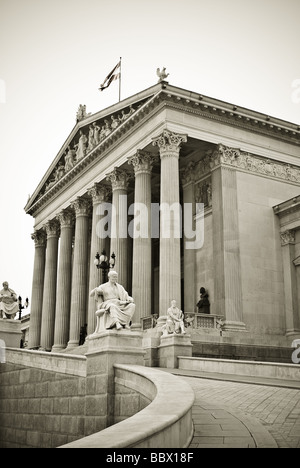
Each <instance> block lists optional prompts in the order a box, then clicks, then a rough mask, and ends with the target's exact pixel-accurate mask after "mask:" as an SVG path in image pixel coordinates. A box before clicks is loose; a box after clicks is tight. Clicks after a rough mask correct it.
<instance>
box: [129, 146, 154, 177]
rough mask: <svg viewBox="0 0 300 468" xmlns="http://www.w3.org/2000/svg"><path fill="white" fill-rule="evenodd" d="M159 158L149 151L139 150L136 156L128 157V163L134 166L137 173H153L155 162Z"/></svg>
mask: <svg viewBox="0 0 300 468" xmlns="http://www.w3.org/2000/svg"><path fill="white" fill-rule="evenodd" d="M156 159H157V158H156V157H155V155H153V154H152V153H150V152H149V151H142V150H137V152H136V154H135V155H134V156H131V157H130V158H128V164H131V165H132V166H133V168H134V172H135V175H137V174H141V173H144V174H151V171H152V167H153V163H154V161H155V160H156Z"/></svg>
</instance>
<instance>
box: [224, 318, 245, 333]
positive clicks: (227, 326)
mask: <svg viewBox="0 0 300 468" xmlns="http://www.w3.org/2000/svg"><path fill="white" fill-rule="evenodd" d="M223 331H245V332H246V331H247V329H246V325H245V324H244V322H234V321H231V320H225V322H224V326H223Z"/></svg>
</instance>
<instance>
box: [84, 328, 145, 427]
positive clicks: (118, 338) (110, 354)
mask: <svg viewBox="0 0 300 468" xmlns="http://www.w3.org/2000/svg"><path fill="white" fill-rule="evenodd" d="M87 344H88V351H87V353H86V357H87V379H88V380H90V381H92V380H93V382H94V385H95V388H96V387H97V382H98V381H99V383H100V382H101V383H100V384H99V385H98V386H99V393H100V392H101V393H102V399H101V408H102V413H103V414H106V415H107V416H106V417H107V422H106V427H108V426H110V425H112V424H113V423H114V365H115V364H133V365H143V364H144V358H143V356H144V351H143V348H142V333H141V332H137V331H129V330H128V331H127V330H120V331H117V330H107V331H105V332H102V333H99V334H95V333H94V334H92V335H89V336H88V338H87ZM106 379H107V382H106V383H107V385H104V381H105V380H106ZM100 386H101V389H100Z"/></svg>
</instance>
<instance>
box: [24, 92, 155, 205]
mask: <svg viewBox="0 0 300 468" xmlns="http://www.w3.org/2000/svg"><path fill="white" fill-rule="evenodd" d="M141 94H142V93H140V95H138V96H137V97H138V98H139V99H137V100H136V101H133V102H128V103H127V105H126V102H127V100H125V101H123V102H122V103H120V104H121V105H119V106H117V105H115V106H112V107H111V108H108V109H107V110H106V112H99V113H97V114H94V115H90V114H87V113H86V110H85V106H81V105H80V106H79V109H78V112H77V115H76V119H77V123H76V126H75V127H74V129H73V130H72V132H71V134H70V135H69V136H68V138H67V140H66V142H65V144H64V145H63V147H62V149H61V150H60V152H59V153H58V155H57V156H56V158H55V159H54V161H53V162H52V164H51V165H50V167H49V169H48V171H47V173H46V174H45V175H44V177H43V179H42V180H41V182H40V184H39V185H38V187H37V189H36V190H35V192H34V194H33V195H32V196H31V197H30V198H29V200H28V202H27V204H26V206H25V211H26V212H27V213H29V214H32V207H33V206H34V205H35V204H36V203H37V202H38V201H39V200H41V199H42V198H43V199H44V198H45V199H48V198H49V197H51V196H52V194H53V193H55V192H56V190H57V189H59V188H60V187H61V186H62V185H63V182H64V181H67V180H69V179H71V178H72V176H74V175H75V174H77V173H78V172H79V171H80V169H81V167H82V166H84V165H85V164H88V160H89V155H91V153H95V151H97V150H101V148H106V147H107V145H108V144H109V142H112V141H114V140H115V138H117V134H119V133H120V132H121V134H122V133H123V132H126V131H127V127H128V124H129V122H131V123H132V122H133V121H135V115H136V113H137V111H138V110H139V109H141V108H142V107H143V106H145V105H146V104H147V103H148V102H149V101H151V99H152V98H153V92H152V93H150V94H148V95H147V96H146V97H143V95H141ZM130 101H132V99H131V100H130ZM129 126H131V125H129Z"/></svg>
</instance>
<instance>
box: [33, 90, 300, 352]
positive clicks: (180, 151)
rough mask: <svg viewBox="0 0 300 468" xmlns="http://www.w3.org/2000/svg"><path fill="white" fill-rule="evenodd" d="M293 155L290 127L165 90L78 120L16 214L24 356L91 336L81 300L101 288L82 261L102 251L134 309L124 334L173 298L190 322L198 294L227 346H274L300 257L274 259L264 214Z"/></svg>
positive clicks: (295, 137) (289, 175) (287, 189)
mask: <svg viewBox="0 0 300 468" xmlns="http://www.w3.org/2000/svg"><path fill="white" fill-rule="evenodd" d="M121 114H122V118H121V117H120V116H121ZM124 116H125V117H124ZM110 121H112V122H114V125H113V126H110V125H109V124H108V122H110ZM116 122H118V125H116ZM94 124H95V125H94ZM93 126H97V127H100V128H101V127H102V126H103V127H104V126H105V128H106V133H105V134H104V133H103V134H102V139H100V141H99V142H98V143H96V142H95V146H94V147H89V148H88V149H86V151H85V155H84V157H83V158H80V159H79V160H78V161H75V162H74V165H73V166H72V167H70V166H69V165H66V156H67V154H68V153H69V151H70V148H73V147H75V146H76V145H77V143H78V139H79V138H81V136H82V134H85V135H88V132H89V131H90V129H91V128H92V127H93ZM278 140H280V142H281V147H280V149H279V146H278ZM299 145H300V132H299V129H298V127H297V126H296V125H294V124H289V123H287V122H282V121H280V120H278V119H271V121H270V120H268V121H267V120H266V119H265V116H263V115H261V114H259V113H255V112H253V111H248V110H247V109H233V106H231V105H230V104H227V103H223V102H220V101H217V100H214V99H211V98H207V97H204V96H201V95H199V94H197V93H191V92H189V91H186V90H182V89H179V88H176V87H173V86H170V85H169V84H168V83H167V82H161V83H158V84H157V85H155V86H153V87H152V88H149V89H148V90H145V91H143V92H141V93H138V94H137V95H135V96H132V97H130V98H127V99H125V100H124V101H121V102H120V103H118V104H115V105H113V106H111V107H110V108H108V109H105V110H103V111H100V112H98V113H96V114H94V115H89V116H83V118H82V119H81V120H79V121H78V122H77V124H76V126H75V127H74V129H73V130H72V132H71V133H70V135H69V136H68V138H67V140H66V142H65V143H64V145H63V146H62V150H61V151H60V152H59V154H58V155H57V156H56V158H55V159H54V161H53V163H52V164H51V165H50V167H49V169H48V171H47V173H46V174H45V176H44V177H43V179H42V180H41V182H40V184H39V186H38V187H37V189H36V190H35V192H34V194H33V195H32V197H31V198H30V200H29V201H28V203H27V205H26V207H25V210H26V212H27V213H28V214H30V215H31V216H33V217H34V218H35V231H34V233H33V235H32V238H33V240H34V242H35V261H34V271H33V289H32V298H31V322H30V335H29V347H30V348H31V349H37V348H41V349H44V350H47V351H51V350H55V351H56V352H57V351H63V350H65V349H66V348H67V349H70V350H71V349H73V348H74V347H77V346H78V344H79V338H80V336H79V335H80V328H81V327H82V326H83V325H84V324H85V323H87V326H88V334H91V333H93V332H94V330H95V324H96V320H95V304H94V302H93V301H92V300H91V299H90V297H89V292H90V291H91V290H92V289H94V288H95V287H96V286H98V285H99V284H101V282H102V276H101V272H100V271H99V270H97V268H96V267H95V265H94V263H93V260H94V258H95V255H96V253H97V252H101V251H102V250H103V249H105V250H106V252H107V254H111V253H112V252H114V253H115V254H116V266H115V269H116V270H117V271H118V273H119V282H120V284H122V285H123V286H124V287H125V289H127V290H128V292H129V293H130V294H131V295H132V296H133V298H134V300H135V303H136V314H135V316H134V319H133V326H134V327H135V328H139V327H141V319H142V318H144V317H149V316H151V315H153V314H157V315H158V316H159V317H161V318H163V317H164V316H165V315H166V312H167V309H168V307H169V306H170V302H171V300H173V299H174V300H176V302H177V304H178V305H180V306H181V308H182V309H183V310H184V311H185V312H196V303H197V301H198V295H199V289H200V287H201V286H205V287H206V288H207V289H208V291H209V295H210V300H211V312H212V314H215V315H222V316H223V317H224V322H225V324H224V332H225V333H227V334H228V337H229V338H230V339H231V340H234V339H235V338H234V337H238V340H240V339H241V338H240V337H241V336H245V332H246V331H247V337H248V338H247V339H248V340H250V338H251V339H252V342H253V344H255V342H259V341H260V342H263V338H262V334H267V335H268V340H269V343H270V345H271V344H272V337H273V336H274V337H275V336H276V339H275V338H274V342H275V341H276V342H277V343H278V337H281V338H280V340H281V344H282V346H284V345H285V344H286V341H285V336H286V333H289V331H290V330H294V331H295V332H298V328H299V324H298V325H297V323H298V322H297V320H298V319H296V318H295V312H293V313H291V312H289V311H290V310H291V307H290V306H289V305H287V301H289V300H291V301H292V303H293V304H294V303H295V301H297V300H298V302H299V296H296V295H295V292H292V293H291V290H292V288H291V287H290V286H289V284H291V283H293V282H294V283H296V278H298V280H297V281H298V282H299V275H298V276H297V274H296V273H293V274H292V275H291V273H289V272H288V271H286V270H284V271H285V273H284V278H283V276H282V268H283V265H284V264H285V257H286V258H287V257H289V258H291V256H292V257H293V256H294V257H293V259H292V260H293V261H295V262H296V263H297V261H298V260H297V257H298V256H299V255H300V252H298V250H297V249H298V247H297V248H295V252H294V251H291V247H289V252H288V253H287V254H284V258H283V260H282V257H281V250H280V249H281V247H280V232H281V231H282V228H280V229H279V227H278V226H277V227H276V215H275V214H274V212H273V206H275V205H279V204H280V203H282V202H284V201H285V200H287V199H289V198H291V199H292V198H293V197H297V196H298V195H299V190H300V189H299V187H300V149H299ZM62 166H63V167H64V171H62V170H61V167H62ZM58 168H60V172H59V173H58V172H57V170H58ZM53 177H54V179H55V182H54V183H51V184H49V181H53ZM133 204H134V205H133ZM109 207H111V213H108V211H109ZM164 207H167V208H168V210H166V211H164ZM170 207H171V208H172V209H170ZM142 212H143V214H142ZM145 213H146V215H145ZM275 213H276V212H275ZM276 214H277V213H276ZM131 217H133V218H131ZM189 217H190V218H191V219H189ZM103 220H104V221H103ZM105 220H107V223H106V228H105V229H103V227H104V224H105ZM158 221H160V223H159V222H158ZM187 224H189V229H187ZM262 229H263V231H264V233H263V234H262V233H261V232H260V230H262ZM293 229H294V228H293ZM191 231H192V235H191ZM132 232H133V233H134V235H132ZM166 232H167V235H165V233H166ZM178 233H179V235H178ZM130 234H131V235H130ZM193 236H194V237H193ZM193 243H194V244H193ZM296 244H297V243H296ZM296 244H295V243H294V244H293V243H289V244H288V245H289V246H290V245H294V246H295V245H296ZM297 245H298V244H297ZM191 246H192V247H191ZM271 259H272V260H271ZM293 265H295V264H293ZM294 268H295V271H298V270H297V268H298V269H299V267H296V266H294ZM258 278H260V280H261V284H260V285H259V283H258ZM275 283H276V284H275ZM262 284H263V288H264V289H263V290H262V289H261V287H262V286H261V285H262ZM257 288H258V289H257ZM253 290H255V291H257V294H254V295H253ZM278 291H280V292H281V293H282V294H279V293H278ZM284 291H285V295H284V294H283V293H284ZM293 291H294V290H293ZM298 291H300V287H299V288H298ZM296 294H299V292H298V293H296ZM283 297H285V299H283ZM287 297H292V299H286V298H287ZM274 310H275V312H274ZM294 310H295V307H294V306H293V311H294ZM297 313H298V312H297ZM291 314H292V317H294V318H292V319H291ZM293 314H294V315H293ZM296 315H297V314H296ZM291 320H292V325H291ZM296 322H297V323H296ZM195 333H196V332H195ZM243 333H244V335H242V334H243ZM196 335H197V333H196V334H195V336H196Z"/></svg>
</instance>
